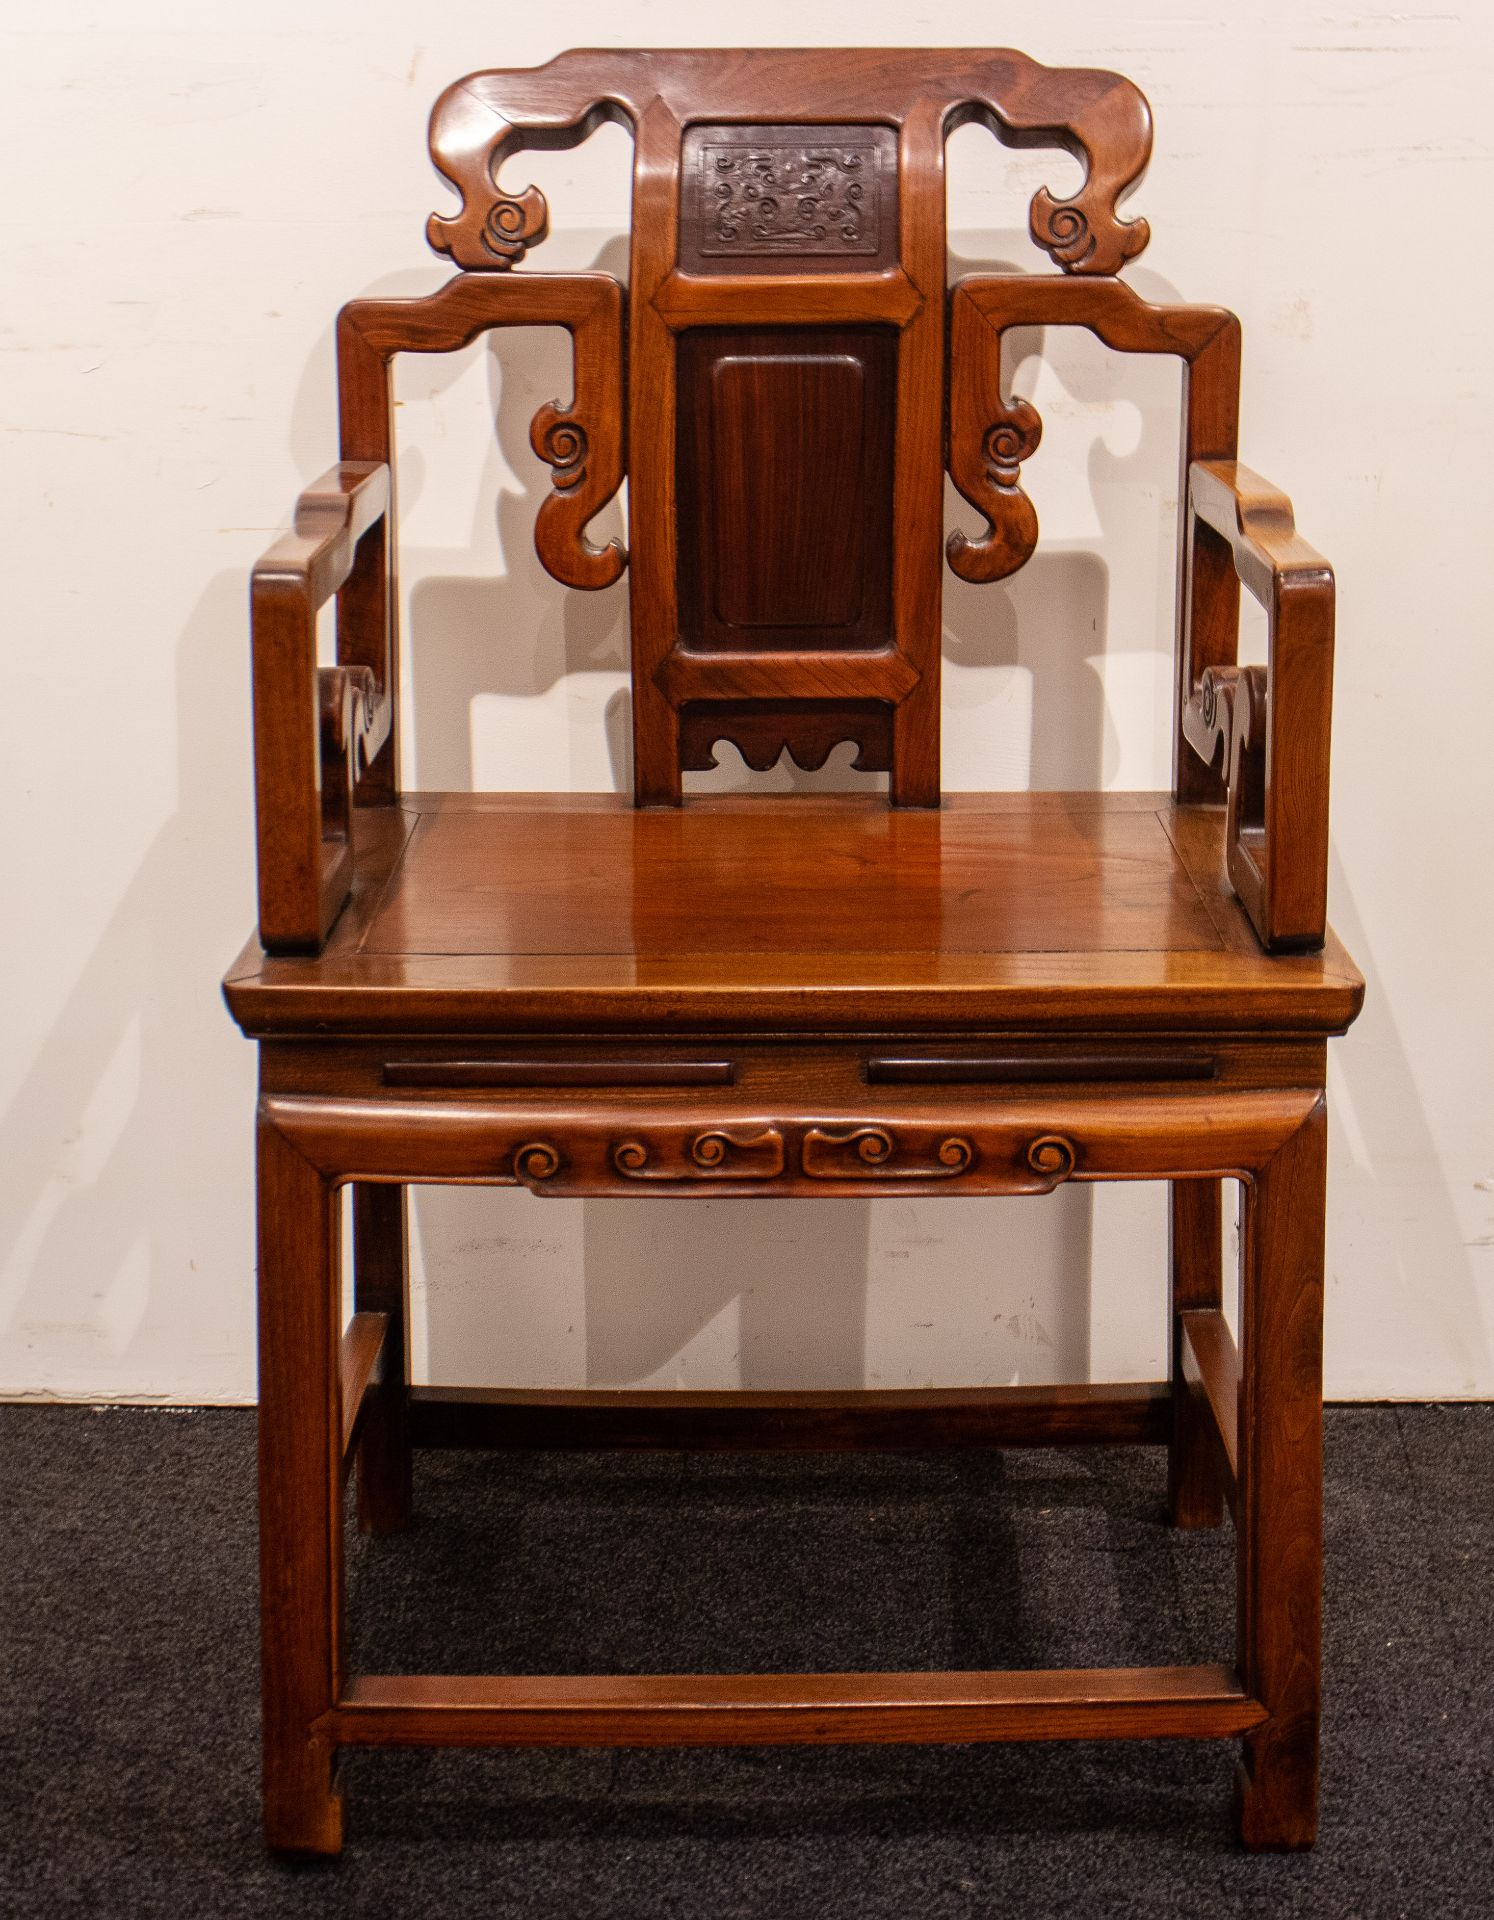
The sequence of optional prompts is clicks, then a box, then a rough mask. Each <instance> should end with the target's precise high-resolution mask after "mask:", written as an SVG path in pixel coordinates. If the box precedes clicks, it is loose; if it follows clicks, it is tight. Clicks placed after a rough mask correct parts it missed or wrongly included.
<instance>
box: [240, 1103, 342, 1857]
mask: <svg viewBox="0 0 1494 1920" xmlns="http://www.w3.org/2000/svg"><path fill="white" fill-rule="evenodd" d="M258 1162H259V1552H260V1622H261V1654H262V1662H263V1665H262V1676H263V1701H264V1822H265V1838H266V1840H267V1841H268V1843H269V1844H270V1846H272V1847H274V1848H277V1849H283V1850H285V1851H289V1852H302V1853H336V1852H337V1851H338V1850H339V1849H340V1847H341V1845H342V1797H341V1795H340V1794H339V1792H338V1791H337V1787H336V1784H335V1782H334V1779H333V1771H334V1763H335V1757H336V1756H335V1753H334V1751H333V1747H332V1744H331V1742H330V1741H329V1740H328V1739H327V1737H326V1735H325V1734H319V1733H317V1732H316V1731H314V1728H315V1723H316V1721H317V1720H318V1719H319V1717H320V1716H321V1715H322V1714H324V1713H326V1712H327V1711H328V1709H329V1708H331V1707H332V1706H333V1705H334V1703H335V1701H336V1699H337V1696H338V1692H339V1690H340V1687H341V1683H342V1645H341V1638H342V1457H341V1456H342V1427H341V1412H340V1408H339V1404H338V1395H339V1388H338V1341H339V1322H340V1319H341V1300H340V1286H339V1272H338V1269H339V1255H340V1239H341V1221H340V1217H339V1209H338V1208H337V1206H336V1204H335V1200H336V1195H335V1192H334V1190H333V1188H332V1186H331V1184H330V1182H329V1181H328V1180H327V1179H326V1178H325V1176H324V1175H323V1174H321V1173H320V1172H318V1170H317V1169H316V1168H315V1167H313V1166H312V1165H311V1164H310V1162H309V1161H308V1160H306V1159H305V1158H304V1157H303V1155H302V1154H301V1153H300V1152H299V1151H298V1150H297V1148H296V1147H294V1146H293V1145H292V1144H291V1143H290V1142H289V1141H288V1140H287V1139H286V1138H285V1136H284V1135H283V1134H282V1133H281V1132H280V1131H279V1130H278V1128H276V1127H275V1126H274V1125H273V1124H271V1123H270V1122H268V1121H267V1120H265V1119H264V1118H263V1117H261V1119H260V1122H259V1129H258Z"/></svg>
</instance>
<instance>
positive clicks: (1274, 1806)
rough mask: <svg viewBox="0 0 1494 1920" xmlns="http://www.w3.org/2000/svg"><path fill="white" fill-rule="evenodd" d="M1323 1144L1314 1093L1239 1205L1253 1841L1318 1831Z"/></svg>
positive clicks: (1243, 1633) (1242, 1789) (1245, 1770)
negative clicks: (1262, 1719) (1262, 1713)
mask: <svg viewBox="0 0 1494 1920" xmlns="http://www.w3.org/2000/svg"><path fill="white" fill-rule="evenodd" d="M1326 1142H1327V1113H1326V1107H1325V1104H1324V1102H1323V1101H1321V1100H1320V1101H1319V1102H1318V1104H1317V1106H1316V1107H1315V1108H1314V1109H1313V1112H1312V1113H1311V1115H1310V1116H1309V1118H1308V1119H1307V1120H1306V1121H1305V1122H1304V1123H1303V1125H1302V1126H1301V1127H1300V1128H1299V1129H1298V1130H1297V1132H1296V1133H1295V1134H1294V1135H1293V1136H1292V1138H1291V1139H1290V1140H1289V1141H1288V1142H1287V1143H1286V1145H1285V1146H1284V1147H1282V1148H1281V1149H1280V1151H1279V1152H1278V1153H1277V1154H1276V1155H1275V1156H1274V1158H1273V1159H1272V1160H1271V1161H1270V1162H1269V1163H1268V1164H1267V1166H1266V1167H1265V1168H1264V1169H1262V1171H1261V1172H1260V1173H1258V1174H1257V1176H1256V1178H1255V1181H1254V1184H1253V1187H1252V1189H1251V1190H1250V1192H1249V1193H1248V1195H1247V1198H1246V1203H1245V1232H1244V1242H1243V1249H1242V1276H1241V1277H1242V1287H1241V1306H1240V1322H1241V1327H1240V1330H1241V1335H1242V1347H1241V1355H1240V1455H1239V1473H1240V1483H1239V1490H1238V1494H1237V1516H1236V1518H1237V1528H1238V1533H1239V1589H1238V1599H1237V1609H1236V1618H1237V1627H1236V1631H1237V1634H1238V1639H1239V1666H1240V1672H1241V1674H1242V1676H1243V1677H1244V1681H1245V1685H1246V1687H1247V1688H1248V1689H1249V1691H1250V1692H1251V1693H1252V1694H1254V1696H1255V1697H1256V1698H1257V1699H1258V1700H1260V1701H1261V1702H1262V1704H1263V1705H1264V1706H1265V1707H1266V1708H1267V1710H1268V1711H1269V1713H1270V1715H1271V1718H1270V1719H1269V1720H1268V1721H1267V1723H1266V1724H1265V1725H1264V1726H1263V1727H1260V1728H1258V1729H1256V1731H1255V1732H1253V1733H1251V1734H1248V1735H1247V1736H1246V1739H1245V1750H1244V1754H1243V1757H1242V1760H1241V1764H1240V1770H1239V1776H1238V1783H1237V1784H1238V1795H1237V1814H1238V1820H1239V1830H1240V1838H1241V1840H1242V1841H1243V1842H1244V1844H1245V1845H1246V1846H1247V1847H1249V1848H1250V1849H1251V1850H1252V1851H1254V1850H1259V1849H1267V1848H1271V1849H1280V1848H1291V1847H1308V1846H1311V1845H1312V1842H1313V1840H1314V1838H1315V1837H1316V1833H1317V1800H1318V1721H1319V1712H1320V1703H1321V1678H1320V1658H1321V1648H1320V1642H1321V1636H1322V1585H1323V1225H1324V1202H1325V1191H1326V1188H1325V1173H1326Z"/></svg>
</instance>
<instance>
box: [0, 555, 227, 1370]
mask: <svg viewBox="0 0 1494 1920" xmlns="http://www.w3.org/2000/svg"><path fill="white" fill-rule="evenodd" d="M246 607H247V593H246V582H245V579H244V576H243V575H242V574H241V573H239V572H237V571H235V572H232V573H224V574H220V575H219V576H218V577H217V578H216V579H214V580H212V581H211V582H210V583H209V585H208V586H207V588H206V590H205V592H204V593H203V595H202V597H201V599H200V600H199V602H198V604H197V606H196V608H195V609H194V611H193V613H192V616H191V619H190V620H189V622H188V624H187V625H186V627H185V628H184V629H183V631H182V635H181V639H180V642H179V644H178V649H177V675H176V686H175V697H176V717H177V737H178V740H179V743H180V745H179V757H178V763H177V779H176V789H177V801H178V804H177V807H176V810H175V812H173V813H172V814H171V816H170V817H169V818H168V819H167V820H166V821H165V822H164V823H163V825H162V826H161V828H160V831H159V832H158V833H157V834H156V836H155V838H154V839H153V840H152V842H151V844H150V846H149V847H148V849H147V850H146V852H145V854H144V856H143V857H142V858H141V860H140V862H139V864H138V866H137V867H136V869H135V871H134V873H133V874H132V875H131V876H130V878H129V881H128V883H127V884H126V885H125V886H124V887H123V889H122V890H121V892H120V896H119V900H118V904H117V905H116V906H115V908H114V910H113V912H112V913H111V914H110V915H109V917H108V919H107V921H106V922H105V924H104V926H103V928H102V930H101V932H100V934H99V937H98V941H97V944H96V945H95V947H94V949H93V952H92V953H91V954H90V956H89V958H88V961H87V964H86V965H85V966H84V967H83V968H82V970H81V971H80V973H79V974H78V977H77V979H76V980H75V981H74V982H73V984H72V987H71V990H70V991H69V993H68V995H67V998H66V1000H65V1001H64V1003H63V1005H62V1007H61V1010H60V1011H59V1014H58V1017H57V1019H56V1021H55V1023H54V1024H53V1026H52V1028H51V1031H50V1032H49V1033H48V1034H47V1036H46V1039H45V1040H44V1041H43V1043H42V1044H41V1045H40V1047H39V1048H38V1049H37V1052H36V1055H35V1058H34V1059H33V1060H32V1062H31V1065H30V1068H29V1070H28V1071H27V1073H26V1074H25V1076H24V1078H23V1079H22V1081H21V1083H20V1086H19V1088H18V1090H17V1092H16V1095H15V1098H14V1100H13V1101H12V1102H11V1104H10V1107H9V1109H8V1111H7V1112H6V1113H5V1114H4V1116H3V1118H0V1167H3V1168H4V1177H3V1179H0V1274H3V1276H4V1278H3V1280H0V1334H3V1337H4V1344H5V1349H6V1353H7V1361H6V1365H5V1369H4V1373H3V1374H0V1395H5V1396H12V1397H14V1396H18V1395H32V1394H36V1395H43V1396H51V1395H54V1394H59V1393H60V1394H62V1395H78V1396H81V1397H83V1398H89V1399H97V1398H99V1397H100V1395H101V1394H103V1395H106V1396H108V1397H111V1398H118V1399H128V1398H132V1397H140V1398H146V1399H150V1398H156V1399H159V1398H173V1399H181V1398H188V1399H197V1400H204V1401H209V1400H235V1399H239V1398H241V1397H242V1396H243V1394H244V1392H245V1390H246V1387H247V1386H249V1385H251V1384H252V1379H253V1375H252V1370H251V1371H250V1372H249V1373H248V1378H247V1380H246V1368H245V1356H246V1355H247V1354H248V1353H250V1352H251V1351H252V1347H253V1319H254V1302H253V1295H252V1287H251V1284H250V1281H251V1275H252V1272H253V1249H254V1233H253V1212H252V1204H251V1193H252V1184H253V1158H252V1137H253V1129H252V1115H253V1101H254V1063H253V1057H252V1054H251V1051H250V1049H249V1048H248V1047H247V1046H246V1045H245V1044H244V1043H243V1042H242V1041H241V1040H240V1039H239V1037H238V1035H237V1033H236V1032H235V1031H234V1028H233V1025H232V1022H231V1021H230V1020H229V1019H228V1016H227V1014H226V1012H225V1010H224V1007H223V1002H222V999H221V997H220V995H219V992H218V982H219V979H220V978H221V976H222V974H223V973H224V971H225V969H226V967H227V965H228V962H229V961H230V960H231V959H232V958H233V952H234V947H235V946H236V945H237V943H238V939H241V938H242V936H243V934H244V933H245V932H247V931H248V926H249V922H250V919H251V917H252V914H253V899H254V891H253V880H252V867H251V862H252V849H251V843H250V842H249V840H248V838H247V837H245V839H244V840H243V842H242V843H241V844H240V845H238V846H235V847H234V848H233V849H232V851H231V854H226V853H225V850H224V849H223V848H221V847H219V846H216V845H215V844H214V843H213V842H212V840H211V838H210V837H209V834H208V833H207V832H205V830H204V828H205V823H210V822H212V821H213V820H214V819H215V818H217V817H219V816H220V815H221V813H222V809H223V795H224V793H225V792H234V791H237V792H239V793H241V794H243V795H245V796H246V800H247V795H248V793H249V791H250V760H249V747H250V726H249V673H248V622H247V617H246ZM239 817H240V818H243V817H244V816H243V814H240V816H239ZM207 863H211V864H210V866H209V865H207ZM59 884H63V885H65V884H66V880H65V878H63V876H62V875H61V874H59ZM223 889H229V890H231V891H233V892H234V893H235V894H236V895H237V897H238V898H239V899H240V901H241V902H242V908H241V912H240V913H239V914H238V915H236V916H235V917H236V918H238V919H239V920H241V921H242V926H241V928H240V931H239V933H238V935H237V937H236V938H235V940H234V942H233V944H232V945H229V944H227V943H225V940H224V936H223V932H222V923H223V914H222V913H221V912H220V911H218V910H217V900H216V896H217V894H218V892H219V891H220V890H223ZM228 1116H235V1118H234V1119H233V1120H229V1119H228ZM220 1117H222V1118H223V1119H224V1121H225V1122H226V1125H220V1124H219V1120H220ZM59 1142H60V1143H61V1145H60V1148H59ZM194 1196H195V1199H196V1201H197V1203H198V1204H189V1203H188V1202H189V1199H191V1198H192V1197H194ZM173 1197H176V1198H177V1199H178V1200H179V1201H180V1204H175V1205H174V1204H172V1199H173ZM226 1302H231V1303H232V1310H231V1312H227V1313H226V1312H225V1303H226Z"/></svg>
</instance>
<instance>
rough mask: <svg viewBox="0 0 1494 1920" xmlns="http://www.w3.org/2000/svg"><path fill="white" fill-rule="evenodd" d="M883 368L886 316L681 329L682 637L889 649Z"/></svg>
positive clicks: (735, 643) (797, 647) (739, 648)
mask: <svg viewBox="0 0 1494 1920" xmlns="http://www.w3.org/2000/svg"><path fill="white" fill-rule="evenodd" d="M896 369H897V336H896V334H895V333H894V332H893V331H892V329H890V328H886V327H837V328H830V327H757V328H750V329H749V328H729V327H704V328H700V329H697V330H694V331H692V332H689V333H686V334H685V335H684V336H683V337H682V338H681V341H680V348H679V453H678V465H679V481H678V496H679V516H680V518H679V609H680V638H681V640H682V642H683V643H684V645H685V646H687V647H691V648H694V649H697V650H700V651H711V650H717V651H729V652H733V653H742V652H774V651H778V650H788V651H791V652H816V653H818V652H826V651H831V650H835V651H843V650H846V649H853V648H877V647H884V646H886V645H887V643H888V640H889V638H890V636H891V632H892V443H893V423H894V416H895V408H896V401H895V391H896V389H895V382H896Z"/></svg>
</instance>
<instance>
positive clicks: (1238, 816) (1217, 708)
mask: <svg viewBox="0 0 1494 1920" xmlns="http://www.w3.org/2000/svg"><path fill="white" fill-rule="evenodd" d="M1267 691H1268V688H1267V676H1266V669H1265V668H1264V667H1208V668H1206V669H1205V670H1204V673H1203V677H1202V678H1201V679H1200V681H1199V683H1198V686H1197V688H1196V690H1195V691H1194V694H1193V697H1192V698H1191V699H1190V700H1189V702H1188V704H1187V706H1186V707H1185V708H1184V709H1183V737H1184V739H1185V740H1187V742H1188V744H1189V746H1191V747H1192V749H1193V751H1194V752H1195V753H1196V754H1197V755H1198V756H1199V758H1200V759H1201V760H1202V761H1203V762H1204V764H1205V765H1206V766H1213V765H1214V764H1215V763H1216V760H1217V762H1218V764H1219V765H1220V767H1221V769H1222V771H1223V772H1224V775H1225V780H1226V801H1225V812H1224V861H1225V871H1226V873H1227V874H1228V876H1229V883H1230V885H1231V886H1232V887H1233V888H1234V890H1235V893H1236V894H1237V895H1238V897H1239V900H1240V904H1241V906H1243V907H1244V909H1245V911H1246V913H1247V914H1248V915H1249V917H1250V920H1251V923H1252V924H1253V925H1254V927H1255V929H1256V931H1257V932H1258V933H1259V934H1260V935H1261V937H1262V939H1267V938H1268V930H1267V921H1266V913H1265V895H1266V861H1267V847H1266V713H1267Z"/></svg>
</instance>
